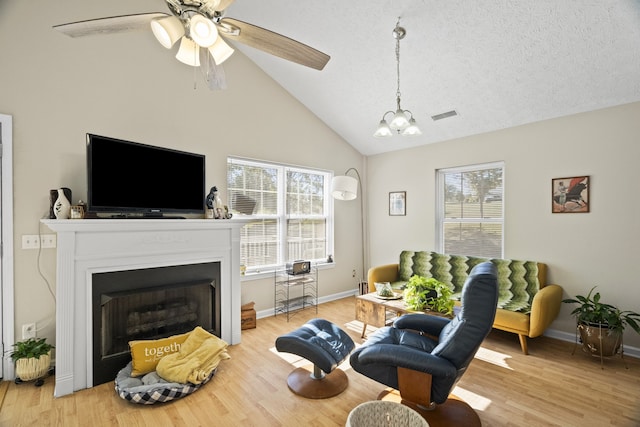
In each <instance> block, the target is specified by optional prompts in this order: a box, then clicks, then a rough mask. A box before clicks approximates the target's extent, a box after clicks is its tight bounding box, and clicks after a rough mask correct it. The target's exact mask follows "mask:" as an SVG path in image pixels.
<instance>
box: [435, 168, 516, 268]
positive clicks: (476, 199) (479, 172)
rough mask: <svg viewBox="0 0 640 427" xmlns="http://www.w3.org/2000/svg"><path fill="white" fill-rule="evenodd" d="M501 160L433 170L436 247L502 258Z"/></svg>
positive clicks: (451, 252)
mask: <svg viewBox="0 0 640 427" xmlns="http://www.w3.org/2000/svg"><path fill="white" fill-rule="evenodd" d="M503 172H504V164H502V163H491V164H484V165H475V166H469V167H464V168H451V169H441V170H438V171H437V179H436V181H437V186H438V188H437V195H438V203H437V212H436V223H437V230H436V231H437V233H436V235H437V242H436V243H437V247H438V250H439V251H441V252H443V253H448V254H458V255H471V256H478V257H486V258H502V255H503V230H504V227H503V223H504V218H503V215H504V214H503V212H504V197H503V188H504V180H503Z"/></svg>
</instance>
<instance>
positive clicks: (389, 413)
mask: <svg viewBox="0 0 640 427" xmlns="http://www.w3.org/2000/svg"><path fill="white" fill-rule="evenodd" d="M378 426H380V427H429V424H428V423H427V422H426V421H425V419H424V418H422V416H421V415H420V414H419V413H417V412H416V411H414V410H413V409H411V408H409V407H408V406H405V405H402V404H400V403H396V402H386V401H383V400H374V401H372V402H364V403H361V404H360V405H358V406H356V407H355V408H353V410H352V411H351V412H350V413H349V417H348V418H347V423H346V424H345V427H378Z"/></svg>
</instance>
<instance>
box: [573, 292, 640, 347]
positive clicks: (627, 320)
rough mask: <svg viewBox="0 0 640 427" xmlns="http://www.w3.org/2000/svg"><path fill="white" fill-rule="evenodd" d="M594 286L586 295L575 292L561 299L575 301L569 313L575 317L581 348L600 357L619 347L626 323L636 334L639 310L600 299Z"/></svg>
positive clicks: (638, 331)
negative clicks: (619, 306) (623, 308)
mask: <svg viewBox="0 0 640 427" xmlns="http://www.w3.org/2000/svg"><path fill="white" fill-rule="evenodd" d="M595 288H596V287H595V286H594V287H593V288H591V290H590V291H589V293H588V294H587V295H586V296H583V295H576V297H575V298H568V299H564V300H562V302H563V303H567V304H577V307H576V308H574V310H573V311H572V312H571V315H573V316H575V318H576V322H577V331H578V333H579V334H580V341H581V342H582V348H583V350H584V351H585V352H587V353H590V354H592V355H594V356H598V357H600V358H602V357H610V356H613V355H615V354H617V353H618V352H619V351H620V350H621V348H622V333H623V331H624V329H625V327H626V326H627V325H628V326H630V327H631V328H632V329H633V330H634V331H636V332H637V333H638V334H640V314H638V313H636V312H634V311H629V310H625V311H623V310H620V309H619V308H618V307H615V306H613V305H611V304H606V303H604V302H602V301H601V297H600V293H599V292H596V293H593V291H594V290H595Z"/></svg>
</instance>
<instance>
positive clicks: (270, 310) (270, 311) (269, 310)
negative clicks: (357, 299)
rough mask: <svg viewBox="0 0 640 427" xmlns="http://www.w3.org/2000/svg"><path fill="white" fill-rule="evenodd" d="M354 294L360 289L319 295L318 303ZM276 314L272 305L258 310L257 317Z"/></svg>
mask: <svg viewBox="0 0 640 427" xmlns="http://www.w3.org/2000/svg"><path fill="white" fill-rule="evenodd" d="M354 295H358V290H357V289H353V290H350V291H344V292H340V293H337V294H333V295H327V296H324V297H319V298H318V304H324V303H325V302H330V301H335V300H338V299H342V298H347V297H351V296H354ZM274 315H275V308H273V307H271V308H267V309H266V310H260V311H258V312H256V318H257V319H262V318H264V317H271V316H274Z"/></svg>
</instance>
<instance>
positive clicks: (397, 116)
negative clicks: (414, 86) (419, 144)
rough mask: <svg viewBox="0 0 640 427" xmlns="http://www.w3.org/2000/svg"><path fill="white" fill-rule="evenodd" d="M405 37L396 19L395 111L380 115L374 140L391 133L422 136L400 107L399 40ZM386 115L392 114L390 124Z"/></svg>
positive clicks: (409, 112) (407, 113)
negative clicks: (380, 118) (396, 78)
mask: <svg viewBox="0 0 640 427" xmlns="http://www.w3.org/2000/svg"><path fill="white" fill-rule="evenodd" d="M406 35H407V31H406V30H405V29H404V28H403V27H401V26H400V18H398V22H397V23H396V27H395V28H394V29H393V37H394V38H395V39H396V72H397V76H398V80H397V84H398V85H397V89H396V104H397V108H396V111H387V112H386V113H384V114H383V115H382V120H380V124H379V125H378V129H377V130H376V131H375V133H374V134H373V136H374V137H376V138H382V137H385V136H391V135H393V131H396V133H398V134H400V135H402V136H415V135H422V132H421V131H420V128H418V125H417V124H416V121H415V119H414V118H413V113H411V111H409V110H403V109H402V107H400V40H402V39H403V38H404V36H406ZM388 114H393V118H392V119H391V122H390V123H387V120H386V117H387V115H388Z"/></svg>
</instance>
